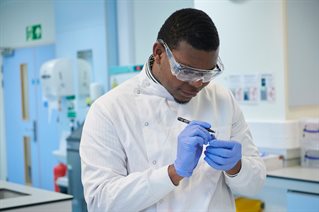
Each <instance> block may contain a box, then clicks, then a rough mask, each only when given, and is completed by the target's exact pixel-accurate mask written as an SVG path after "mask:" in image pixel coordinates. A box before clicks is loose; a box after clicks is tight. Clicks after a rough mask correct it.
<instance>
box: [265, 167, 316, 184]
mask: <svg viewBox="0 0 319 212" xmlns="http://www.w3.org/2000/svg"><path fill="white" fill-rule="evenodd" d="M267 177H275V178H284V179H291V180H300V181H307V182H315V183H319V168H306V167H301V166H294V167H285V168H281V169H276V170H272V171H269V172H268V173H267Z"/></svg>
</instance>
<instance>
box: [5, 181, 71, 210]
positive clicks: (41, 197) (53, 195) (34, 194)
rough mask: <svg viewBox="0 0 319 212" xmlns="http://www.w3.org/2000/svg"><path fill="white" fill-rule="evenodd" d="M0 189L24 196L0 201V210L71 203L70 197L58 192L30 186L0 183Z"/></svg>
mask: <svg viewBox="0 0 319 212" xmlns="http://www.w3.org/2000/svg"><path fill="white" fill-rule="evenodd" d="M0 189H1V190H3V189H7V190H11V191H15V192H19V193H23V194H26V195H23V196H18V197H9V198H4V199H0V209H1V210H3V209H13V208H20V207H26V206H33V205H40V204H48V203H53V202H61V201H71V200H72V198H73V197H72V196H71V195H67V194H62V193H58V192H52V191H47V190H43V189H38V188H34V187H30V186H25V185H20V184H15V183H9V182H6V181H0Z"/></svg>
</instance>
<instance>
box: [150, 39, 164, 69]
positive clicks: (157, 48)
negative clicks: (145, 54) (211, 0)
mask: <svg viewBox="0 0 319 212" xmlns="http://www.w3.org/2000/svg"><path fill="white" fill-rule="evenodd" d="M163 50H164V47H163V46H162V44H160V43H159V42H155V43H154V45H153V57H154V62H155V63H157V64H161V60H162V58H163Z"/></svg>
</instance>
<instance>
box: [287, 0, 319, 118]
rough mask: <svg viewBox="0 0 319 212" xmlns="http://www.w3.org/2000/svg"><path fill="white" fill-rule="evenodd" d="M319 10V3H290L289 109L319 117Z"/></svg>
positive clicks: (315, 1) (311, 0)
mask: <svg viewBox="0 0 319 212" xmlns="http://www.w3.org/2000/svg"><path fill="white" fill-rule="evenodd" d="M318 11H319V1H318V0H307V1H293V0H288V1H287V27H288V30H287V32H288V33H287V37H288V42H287V43H288V106H289V108H288V110H289V112H290V113H292V112H293V114H296V111H298V110H300V109H301V108H303V107H307V108H306V109H307V111H315V112H316V113H317V116H318V117H319V83H318V80H319V59H318V58H319V13H318ZM310 106H316V107H314V108H313V109H311V107H310ZM290 115H291V114H290Z"/></svg>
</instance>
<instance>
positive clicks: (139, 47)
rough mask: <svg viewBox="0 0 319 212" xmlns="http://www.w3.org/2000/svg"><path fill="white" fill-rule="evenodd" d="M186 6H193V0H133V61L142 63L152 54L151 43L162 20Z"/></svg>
mask: <svg viewBox="0 0 319 212" xmlns="http://www.w3.org/2000/svg"><path fill="white" fill-rule="evenodd" d="M186 7H194V3H193V1H192V0H183V1H168V0H164V1H163V0H147V1H146V0H135V1H133V12H134V14H133V23H134V34H133V38H134V44H135V63H137V64H144V63H145V62H146V60H147V59H148V57H149V56H150V55H151V54H152V49H153V44H154V42H155V41H156V38H157V33H158V31H159V30H160V28H161V26H162V25H163V23H164V21H165V20H166V19H167V18H168V16H169V15H171V14H172V13H173V12H175V11H176V10H178V9H182V8H186Z"/></svg>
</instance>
